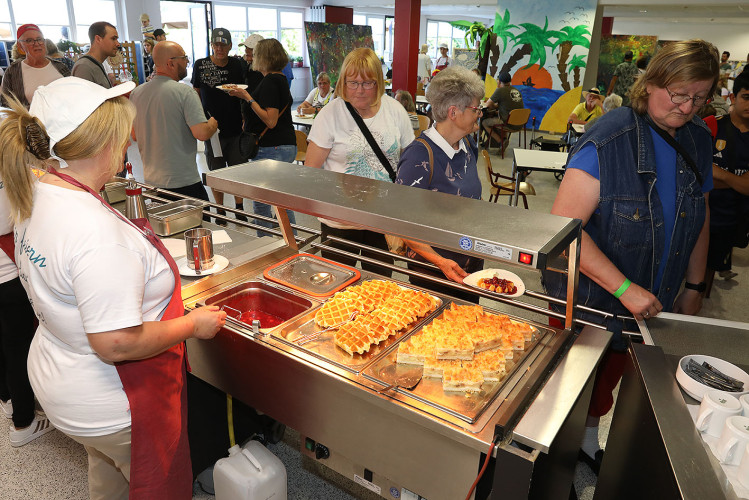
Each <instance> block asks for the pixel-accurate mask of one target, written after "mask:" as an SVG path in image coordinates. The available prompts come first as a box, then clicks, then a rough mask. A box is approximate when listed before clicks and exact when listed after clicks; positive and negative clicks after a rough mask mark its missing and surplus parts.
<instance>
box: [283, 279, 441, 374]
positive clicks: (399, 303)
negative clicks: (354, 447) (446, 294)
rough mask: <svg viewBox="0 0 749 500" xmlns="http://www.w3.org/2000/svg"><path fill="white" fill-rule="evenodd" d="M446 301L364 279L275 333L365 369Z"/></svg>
mask: <svg viewBox="0 0 749 500" xmlns="http://www.w3.org/2000/svg"><path fill="white" fill-rule="evenodd" d="M442 304H443V300H442V299H441V298H439V297H437V296H435V295H432V294H430V293H427V292H424V291H422V290H418V289H416V288H412V287H407V286H403V285H400V284H397V283H395V282H393V281H390V280H384V279H365V280H364V281H361V282H360V283H359V284H357V285H354V286H349V287H348V288H346V289H344V290H342V291H340V292H338V293H336V294H335V295H333V296H332V297H330V298H329V299H328V300H327V301H326V302H325V303H323V304H322V305H321V306H320V307H319V308H317V309H314V310H312V311H310V312H309V313H307V314H305V315H303V316H301V317H299V318H297V319H296V320H295V321H293V322H292V323H290V324H288V325H286V326H285V327H284V328H281V329H279V330H276V331H274V332H273V334H274V335H276V336H279V337H282V338H284V339H286V340H287V341H289V342H291V343H292V344H294V345H295V346H297V347H299V348H300V349H305V350H307V351H310V352H312V353H313V354H315V355H316V356H317V357H321V358H323V359H325V360H327V361H330V362H332V363H334V364H337V365H339V366H341V367H343V368H345V369H347V370H350V371H353V372H355V373H360V372H361V370H362V369H363V368H364V367H365V366H367V365H368V364H369V363H370V362H371V361H372V360H374V359H376V358H377V357H379V356H380V355H382V354H384V353H385V352H386V351H388V350H389V349H390V348H391V347H392V346H393V345H395V343H396V342H397V341H398V340H399V339H401V338H403V336H405V335H407V334H408V333H410V332H411V331H412V330H413V329H414V328H415V327H417V326H418V325H419V324H421V322H422V321H424V320H427V319H429V318H430V317H431V316H432V315H434V314H435V313H436V312H437V311H438V310H439V309H440V307H441V306H442Z"/></svg>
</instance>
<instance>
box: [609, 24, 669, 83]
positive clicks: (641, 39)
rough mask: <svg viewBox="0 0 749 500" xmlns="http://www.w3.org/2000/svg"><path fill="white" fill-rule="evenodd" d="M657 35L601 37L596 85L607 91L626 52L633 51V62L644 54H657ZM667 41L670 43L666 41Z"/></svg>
mask: <svg viewBox="0 0 749 500" xmlns="http://www.w3.org/2000/svg"><path fill="white" fill-rule="evenodd" d="M656 41H657V37H655V36H640V35H610V36H604V37H601V55H600V56H599V58H598V75H596V86H598V88H599V89H600V90H601V92H602V93H604V94H605V93H606V89H608V86H609V82H611V78H612V77H613V76H614V70H615V69H616V67H617V66H618V65H619V64H620V63H622V62H624V53H625V52H627V51H628V50H631V51H632V62H637V60H638V59H639V58H640V57H642V56H650V57H652V56H653V54H655V52H656V50H657V48H656ZM665 43H670V42H669V41H665Z"/></svg>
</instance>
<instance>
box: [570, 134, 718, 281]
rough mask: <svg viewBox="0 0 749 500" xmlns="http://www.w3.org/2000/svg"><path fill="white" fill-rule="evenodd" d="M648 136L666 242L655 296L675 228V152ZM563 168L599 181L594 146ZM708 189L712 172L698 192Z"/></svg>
mask: <svg viewBox="0 0 749 500" xmlns="http://www.w3.org/2000/svg"><path fill="white" fill-rule="evenodd" d="M650 136H651V137H652V138H653V146H654V151H653V153H654V154H655V174H656V178H657V179H656V182H655V190H656V192H657V193H658V198H660V200H661V206H662V208H663V229H664V234H666V242H665V245H664V246H663V253H662V254H661V259H660V264H659V265H658V271H657V272H656V274H655V281H654V282H653V291H654V292H656V293H657V292H658V289H659V288H660V286H661V280H662V278H663V271H664V269H665V268H666V260H667V259H668V255H669V251H670V249H671V234H672V233H673V231H674V226H675V225H676V168H675V167H676V150H675V149H674V148H672V147H671V145H669V144H668V143H667V142H666V141H665V140H664V139H663V138H662V137H661V136H660V135H658V133H657V132H656V131H655V130H653V129H652V128H651V129H650ZM567 168H576V169H578V170H583V171H584V172H587V173H589V174H590V175H592V176H593V177H595V178H596V179H599V180H600V178H601V177H600V173H599V170H600V169H599V166H598V154H597V153H596V147H595V145H594V144H593V143H588V144H586V145H585V146H583V147H582V148H581V149H580V151H578V152H577V153H576V154H575V156H573V157H572V158H571V159H570V161H569V164H568V165H567ZM712 188H713V176H712V171H710V175H708V176H707V178H706V179H704V181H703V184H702V192H703V193H707V192H709V191H710V190H712Z"/></svg>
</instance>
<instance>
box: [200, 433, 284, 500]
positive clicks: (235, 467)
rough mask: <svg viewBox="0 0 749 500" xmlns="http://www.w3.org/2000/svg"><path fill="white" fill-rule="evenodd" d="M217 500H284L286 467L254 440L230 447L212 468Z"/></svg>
mask: <svg viewBox="0 0 749 500" xmlns="http://www.w3.org/2000/svg"><path fill="white" fill-rule="evenodd" d="M213 486H214V489H215V491H216V500H270V499H272V500H286V467H284V465H283V463H282V462H281V460H279V459H278V457H277V456H275V455H274V454H273V453H271V452H270V451H269V450H268V449H267V448H266V447H265V446H263V445H262V444H260V443H258V442H257V441H250V442H249V443H248V444H246V445H245V446H244V447H242V448H240V447H239V446H237V445H235V446H232V447H231V448H229V456H228V457H226V458H222V459H220V460H219V461H217V462H216V465H215V467H214V468H213Z"/></svg>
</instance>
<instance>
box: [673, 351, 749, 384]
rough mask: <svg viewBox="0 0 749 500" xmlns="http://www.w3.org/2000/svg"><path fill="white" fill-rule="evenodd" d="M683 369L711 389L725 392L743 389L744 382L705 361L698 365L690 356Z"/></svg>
mask: <svg viewBox="0 0 749 500" xmlns="http://www.w3.org/2000/svg"><path fill="white" fill-rule="evenodd" d="M684 371H685V372H686V374H687V375H689V376H690V377H692V378H693V379H694V380H696V381H697V382H700V383H702V384H705V385H707V386H709V387H712V388H713V389H718V390H721V391H726V392H741V391H743V390H744V383H743V382H742V381H740V380H736V379H735V378H733V377H729V376H728V375H726V374H725V373H722V372H721V371H720V370H718V369H717V368H715V367H714V366H712V365H710V364H709V363H707V362H703V363H702V364H701V365H700V364H699V363H697V362H696V361H695V360H693V359H691V358H690V359H689V362H688V363H687V366H686V368H685V370H684Z"/></svg>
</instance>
